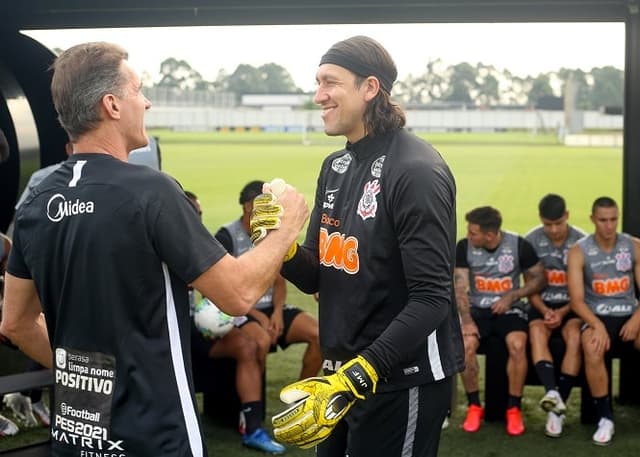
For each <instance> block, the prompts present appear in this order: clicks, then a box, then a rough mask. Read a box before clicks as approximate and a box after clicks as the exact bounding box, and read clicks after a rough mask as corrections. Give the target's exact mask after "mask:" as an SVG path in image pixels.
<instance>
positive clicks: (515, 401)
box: [507, 394, 522, 409]
mask: <svg viewBox="0 0 640 457" xmlns="http://www.w3.org/2000/svg"><path fill="white" fill-rule="evenodd" d="M514 406H515V407H517V408H518V409H522V397H516V396H515V395H511V394H509V401H508V402H507V409H509V408H513V407H514Z"/></svg>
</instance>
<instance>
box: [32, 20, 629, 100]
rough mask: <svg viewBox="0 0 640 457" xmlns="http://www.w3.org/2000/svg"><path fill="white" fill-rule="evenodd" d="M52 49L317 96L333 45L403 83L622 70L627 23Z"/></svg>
mask: <svg viewBox="0 0 640 457" xmlns="http://www.w3.org/2000/svg"><path fill="white" fill-rule="evenodd" d="M27 34H28V35H29V36H31V37H33V38H35V39H37V40H38V41H40V42H42V43H43V44H44V45H45V46H47V47H49V48H56V47H57V48H62V49H65V48H68V47H70V46H72V45H74V44H77V43H81V42H84V41H111V42H114V43H118V44H120V45H122V46H123V47H125V48H126V49H127V50H128V51H129V55H130V57H129V60H130V62H131V64H132V65H133V66H134V68H136V69H137V70H138V71H139V72H141V73H142V72H147V73H148V74H149V75H151V77H152V78H153V79H154V80H155V79H157V75H158V73H159V68H160V62H162V61H163V60H164V59H166V58H168V57H175V58H177V59H183V60H185V61H187V62H188V63H189V64H190V65H191V67H193V68H194V69H195V70H197V71H198V72H200V73H201V74H202V76H203V78H204V79H206V80H214V79H215V78H216V76H217V74H218V71H219V70H220V69H224V70H225V71H226V72H227V73H232V72H233V71H234V70H235V69H236V67H237V66H238V65H239V64H250V65H253V66H260V65H262V64H265V63H271V62H273V63H276V64H279V65H281V66H283V67H284V68H286V69H287V70H288V71H289V72H290V73H291V76H292V77H293V79H294V81H295V82H296V84H297V85H298V86H299V87H300V88H302V89H304V90H313V89H314V80H315V71H316V68H317V66H318V62H319V60H320V57H321V56H322V54H324V52H325V51H326V50H327V49H328V48H329V47H330V46H331V45H332V44H333V43H335V42H337V41H340V40H342V39H345V38H348V37H350V36H353V35H368V36H370V37H372V38H375V39H376V40H378V41H379V42H380V43H382V44H383V45H384V46H385V47H386V48H387V49H388V50H389V52H390V53H391V55H392V56H393V58H394V60H395V61H396V65H397V67H398V72H399V79H403V78H405V77H406V76H407V75H408V74H413V75H419V74H422V73H424V69H425V66H426V63H427V62H428V61H429V60H431V59H437V58H440V59H442V60H443V61H444V63H445V64H456V63H459V62H469V63H472V64H475V63H477V62H482V63H484V64H492V65H494V66H496V67H497V68H499V69H505V68H507V69H508V70H509V71H511V72H512V73H514V74H516V75H518V76H527V75H532V76H535V75H537V74H538V73H543V72H548V71H553V70H558V69H559V68H561V67H566V68H582V69H583V70H585V71H588V70H590V69H591V68H593V67H602V66H606V65H612V66H615V67H617V68H620V69H623V68H624V24H623V23H571V24H567V23H551V24H540V23H518V24H502V23H500V24H375V25H362V24H359V25H304V26H285V25H280V26H229V27H183V28H170V29H167V28H152V29H148V28H147V29H94V30H87V29H76V30H58V31H51V30H42V31H29V32H27Z"/></svg>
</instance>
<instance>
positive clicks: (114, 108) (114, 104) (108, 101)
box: [101, 94, 120, 119]
mask: <svg viewBox="0 0 640 457" xmlns="http://www.w3.org/2000/svg"><path fill="white" fill-rule="evenodd" d="M101 105H102V108H103V109H104V111H105V113H106V115H107V116H108V117H109V118H111V119H120V103H119V101H118V98H117V97H116V96H115V95H113V94H106V95H105V96H104V97H102V100H101Z"/></svg>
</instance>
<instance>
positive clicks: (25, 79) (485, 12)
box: [0, 0, 640, 235]
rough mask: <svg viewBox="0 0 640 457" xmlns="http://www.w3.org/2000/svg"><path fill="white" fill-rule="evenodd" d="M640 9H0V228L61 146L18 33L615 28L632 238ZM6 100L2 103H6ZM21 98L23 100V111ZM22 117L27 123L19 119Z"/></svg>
mask: <svg viewBox="0 0 640 457" xmlns="http://www.w3.org/2000/svg"><path fill="white" fill-rule="evenodd" d="M639 10H640V0H322V1H318V0H90V1H89V0H22V1H14V0H10V1H3V2H0V17H2V21H1V22H0V40H2V41H1V42H2V46H0V127H1V128H2V129H3V130H4V131H5V133H6V134H7V137H8V139H9V142H10V145H11V149H12V151H14V153H13V154H12V157H11V159H10V162H9V163H6V164H4V165H2V166H0V231H2V230H5V229H6V228H7V225H8V224H9V221H10V219H11V217H12V213H13V211H12V207H13V204H14V202H15V199H16V198H17V193H18V189H19V188H21V186H23V185H24V184H25V182H26V180H27V179H28V176H29V174H30V173H31V172H32V171H33V170H34V169H35V168H38V167H39V166H45V165H48V164H51V163H55V162H57V161H59V160H61V159H63V158H64V143H65V141H66V136H65V134H64V132H63V131H62V130H61V128H60V127H59V126H58V123H57V121H56V119H55V111H54V109H53V105H52V103H51V96H50V94H49V82H50V81H49V78H50V73H49V72H47V71H46V70H47V67H48V66H49V64H50V62H51V60H52V58H53V56H52V54H51V52H50V51H48V50H47V49H46V48H44V47H43V46H42V45H41V44H40V43H38V42H35V41H34V40H31V39H30V38H28V37H25V36H24V35H21V34H20V33H19V30H34V29H64V28H94V27H154V26H155V27H159V26H197V25H201V26H202V25H266V24H325V23H327V24H339V23H344V24H347V23H409V22H413V23H421V22H618V21H619V22H625V24H626V44H625V46H626V49H625V51H626V65H625V105H624V115H625V120H624V125H625V129H624V171H623V183H622V186H623V218H624V226H623V230H625V231H627V232H629V233H633V234H635V235H640V198H639V196H640V128H639V126H640V21H639ZM461 39H465V38H464V37H461ZM468 39H473V38H472V37H469V38H468ZM8 100H9V101H10V103H7V101H8ZM21 100H26V101H27V103H22V104H21V103H20V101H21ZM11 101H13V102H11ZM23 117H24V118H26V119H27V121H26V122H25V119H23ZM24 125H27V126H26V127H23V126H24ZM634 126H635V128H634ZM29 131H31V132H29ZM29 133H31V134H32V136H36V137H37V141H36V142H35V144H31V143H33V142H30V141H29V139H28V138H27V136H28V134H29ZM19 139H23V140H21V141H18V140H19ZM40 145H45V146H46V147H40ZM15 151H17V154H16V153H15Z"/></svg>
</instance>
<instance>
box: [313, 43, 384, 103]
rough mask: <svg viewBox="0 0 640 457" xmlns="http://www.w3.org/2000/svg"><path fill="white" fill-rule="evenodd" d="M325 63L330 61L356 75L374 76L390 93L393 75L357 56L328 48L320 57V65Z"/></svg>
mask: <svg viewBox="0 0 640 457" xmlns="http://www.w3.org/2000/svg"><path fill="white" fill-rule="evenodd" d="M325 63H331V64H334V65H338V66H340V67H343V68H346V69H347V70H349V71H351V72H353V73H355V74H356V75H358V76H362V77H364V78H366V77H368V76H375V77H376V78H378V81H380V86H381V87H382V89H383V90H384V91H385V92H386V93H388V94H391V87H392V86H393V77H391V76H389V75H385V74H384V73H383V72H382V71H380V69H379V68H374V67H372V66H371V65H369V64H367V63H366V62H363V61H361V60H359V59H358V58H357V56H352V55H347V54H345V53H343V52H340V51H337V50H335V49H329V50H328V51H327V53H326V54H325V55H323V56H322V59H320V65H323V64H325Z"/></svg>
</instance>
